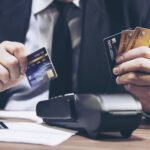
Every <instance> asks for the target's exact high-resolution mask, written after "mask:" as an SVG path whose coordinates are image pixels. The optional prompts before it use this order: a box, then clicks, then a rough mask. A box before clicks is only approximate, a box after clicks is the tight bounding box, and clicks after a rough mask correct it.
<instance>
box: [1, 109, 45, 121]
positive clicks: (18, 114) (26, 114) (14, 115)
mask: <svg viewBox="0 0 150 150" xmlns="http://www.w3.org/2000/svg"><path fill="white" fill-rule="evenodd" d="M0 118H5V119H25V120H32V121H36V122H39V123H42V122H43V121H42V119H41V118H40V117H38V116H36V112H35V111H0Z"/></svg>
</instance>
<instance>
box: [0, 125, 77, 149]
mask: <svg viewBox="0 0 150 150" xmlns="http://www.w3.org/2000/svg"><path fill="white" fill-rule="evenodd" d="M5 124H6V125H7V126H8V128H9V129H1V130H0V135H1V136H0V141H3V142H19V143H31V144H42V145H48V146H56V145H58V144H60V143H62V142H64V141H65V140H67V139H68V138H70V137H71V136H72V135H74V134H75V133H76V131H72V130H66V129H62V128H55V127H49V126H44V125H41V124H37V123H32V122H31V123H30V122H13V123H11V122H6V123H5Z"/></svg>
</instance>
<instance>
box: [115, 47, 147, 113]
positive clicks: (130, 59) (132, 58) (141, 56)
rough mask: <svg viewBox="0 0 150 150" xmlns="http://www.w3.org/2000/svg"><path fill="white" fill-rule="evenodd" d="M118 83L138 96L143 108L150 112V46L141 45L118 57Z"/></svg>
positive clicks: (116, 71)
mask: <svg viewBox="0 0 150 150" xmlns="http://www.w3.org/2000/svg"><path fill="white" fill-rule="evenodd" d="M116 62H117V64H118V65H117V66H116V67H115V68H114V69H113V73H114V74H115V75H117V76H118V77H117V78H116V82H117V84H122V85H124V87H125V89H126V90H127V91H129V92H130V93H132V94H133V95H134V96H135V97H137V98H138V99H139V100H140V101H141V103H142V106H143V110H144V111H146V112H150V48H148V47H139V48H136V49H132V50H130V51H128V52H125V53H123V54H121V55H120V56H118V57H117V58H116Z"/></svg>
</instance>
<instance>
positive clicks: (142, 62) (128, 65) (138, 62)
mask: <svg viewBox="0 0 150 150" xmlns="http://www.w3.org/2000/svg"><path fill="white" fill-rule="evenodd" d="M133 71H141V72H147V73H150V60H149V59H146V58H135V59H133V60H129V61H127V62H124V63H122V64H120V65H118V66H117V67H115V68H114V69H113V73H114V74H115V75H120V74H123V73H127V72H133Z"/></svg>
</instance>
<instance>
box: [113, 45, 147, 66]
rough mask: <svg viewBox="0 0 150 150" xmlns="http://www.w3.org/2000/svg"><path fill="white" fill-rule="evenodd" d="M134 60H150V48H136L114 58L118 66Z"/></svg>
mask: <svg viewBox="0 0 150 150" xmlns="http://www.w3.org/2000/svg"><path fill="white" fill-rule="evenodd" d="M135 58H147V59H150V48H148V47H146V46H142V47H138V48H135V49H132V50H130V51H127V52H125V53H122V54H121V55H119V56H118V57H117V58H116V63H118V64H120V63H123V62H126V61H129V60H132V59H135Z"/></svg>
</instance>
